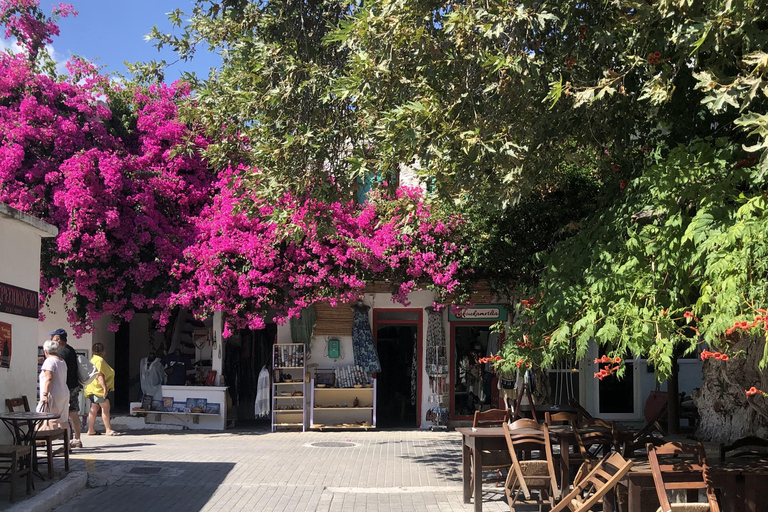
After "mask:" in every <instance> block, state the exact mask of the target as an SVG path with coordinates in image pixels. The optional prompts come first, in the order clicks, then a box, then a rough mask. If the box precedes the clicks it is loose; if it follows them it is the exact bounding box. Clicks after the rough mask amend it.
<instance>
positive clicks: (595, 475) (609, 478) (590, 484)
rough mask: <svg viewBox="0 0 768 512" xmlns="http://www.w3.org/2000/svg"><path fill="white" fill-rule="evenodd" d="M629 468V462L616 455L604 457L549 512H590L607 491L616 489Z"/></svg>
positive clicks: (630, 465) (630, 464) (630, 462)
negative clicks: (565, 511) (567, 511)
mask: <svg viewBox="0 0 768 512" xmlns="http://www.w3.org/2000/svg"><path fill="white" fill-rule="evenodd" d="M630 468H632V461H631V460H625V459H624V458H623V457H622V456H621V455H619V454H618V453H611V454H609V455H606V456H605V457H603V458H602V460H600V462H599V463H598V464H597V466H595V468H594V469H593V470H592V471H590V472H589V474H588V475H587V476H586V477H584V478H583V479H582V480H581V482H579V483H578V484H577V485H575V486H574V487H573V490H572V491H571V492H570V493H569V494H568V495H567V496H565V497H564V498H563V499H562V500H561V501H560V503H558V504H557V506H556V507H555V508H553V509H552V511H551V512H560V511H561V510H566V509H567V510H571V511H574V512H586V511H587V510H591V509H592V507H594V506H595V505H597V504H598V503H599V502H600V501H602V499H603V498H604V497H605V495H606V494H608V491H610V490H611V489H613V488H614V487H616V484H618V483H619V481H620V480H621V479H622V478H624V477H625V476H626V474H627V473H629V470H630Z"/></svg>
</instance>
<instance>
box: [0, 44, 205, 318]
mask: <svg viewBox="0 0 768 512" xmlns="http://www.w3.org/2000/svg"><path fill="white" fill-rule="evenodd" d="M79 69H80V70H81V71H82V72H83V73H85V72H88V71H89V70H90V71H94V70H93V69H89V68H87V67H85V66H83V65H82V64H79ZM91 78H94V75H91ZM102 78H103V77H102ZM86 83H90V84H92V85H93V84H96V83H99V84H102V85H104V84H105V83H106V82H105V81H104V80H99V79H95V78H94V80H91V81H86ZM93 92H96V91H94V90H92V89H90V88H88V87H86V86H84V85H83V84H82V83H81V84H79V85H78V84H73V83H71V82H58V81H55V80H53V79H51V78H49V77H46V76H43V75H39V74H35V72H34V71H33V70H32V67H31V65H30V64H29V62H28V60H27V58H26V57H25V56H23V55H17V56H11V55H7V54H2V55H0V201H2V202H4V203H7V204H9V205H11V206H13V207H14V208H17V209H19V210H22V211H24V212H27V213H30V214H32V215H36V216H38V217H40V218H43V219H45V220H46V221H48V222H51V223H52V224H54V225H56V226H57V227H58V228H59V236H58V237H57V238H56V240H55V246H52V247H51V246H45V247H44V256H43V257H44V258H45V261H44V262H43V263H44V270H45V271H44V276H43V277H44V279H43V281H42V293H43V296H44V297H45V296H47V295H48V294H50V293H52V292H53V291H55V290H56V289H57V288H62V289H63V290H64V291H65V293H66V294H67V296H68V298H70V299H73V300H74V302H75V304H76V305H77V307H76V308H75V309H73V310H72V311H70V312H69V322H70V324H71V325H72V326H73V328H74V329H75V331H76V332H83V331H85V330H87V329H88V326H89V325H90V322H91V321H92V320H94V319H96V318H98V317H99V316H100V315H102V314H111V315H115V316H116V317H117V318H124V319H128V318H130V317H131V316H132V315H133V312H134V311H135V310H137V309H147V308H156V307H159V308H165V307H167V299H168V298H169V297H170V294H169V291H170V290H172V289H173V285H172V283H169V282H168V275H169V274H170V270H171V267H172V266H173V265H174V264H175V262H177V261H178V260H179V259H180V258H181V257H182V253H183V250H184V248H185V247H187V246H188V245H190V244H191V243H192V241H193V240H194V238H195V233H196V232H195V229H196V228H195V224H194V222H192V219H194V218H195V217H196V216H197V215H198V214H199V212H200V211H201V209H202V207H203V206H204V205H206V204H208V203H209V202H210V190H211V185H210V181H211V178H210V176H211V173H210V171H209V170H208V168H207V166H206V164H205V162H204V161H203V160H202V159H201V158H200V157H199V156H195V155H192V156H189V155H184V154H178V155H176V154H174V149H175V148H177V147H179V146H180V145H181V144H183V143H185V140H186V138H187V136H188V135H190V131H189V129H188V128H187V127H186V126H185V125H183V124H182V123H180V122H179V121H178V115H177V109H176V101H177V100H178V99H179V98H180V97H182V96H184V95H185V94H187V91H186V90H184V89H183V88H182V89H179V88H177V87H166V86H155V87H152V88H150V89H148V90H146V91H141V92H138V93H135V94H130V95H129V100H130V101H131V102H132V107H131V109H130V110H126V111H125V112H122V113H121V115H122V116H123V117H127V118H128V119H131V120H133V122H134V124H135V126H132V127H130V130H129V131H128V132H126V133H123V134H121V133H119V131H120V130H119V129H118V125H119V121H120V119H119V118H118V117H116V116H114V115H113V112H112V111H111V110H110V109H109V108H108V106H107V105H106V104H105V103H104V102H101V101H96V100H95V99H94V94H93ZM116 94H117V93H116ZM122 94H125V95H128V94H129V93H128V92H125V91H124V92H122ZM195 142H196V143H197V145H198V147H199V148H203V147H204V146H205V141H204V140H203V139H197V140H196V141H195Z"/></svg>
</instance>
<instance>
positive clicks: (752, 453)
mask: <svg viewBox="0 0 768 512" xmlns="http://www.w3.org/2000/svg"><path fill="white" fill-rule="evenodd" d="M730 452H733V453H731V455H728V454H729V453H730ZM766 453H768V439H765V438H762V437H757V436H746V437H742V438H740V439H737V440H736V441H734V442H733V443H731V444H729V445H727V446H726V445H725V444H723V443H721V444H720V460H721V461H724V460H725V458H726V456H729V457H760V456H765V455H766Z"/></svg>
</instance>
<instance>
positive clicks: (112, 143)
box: [0, 0, 463, 334]
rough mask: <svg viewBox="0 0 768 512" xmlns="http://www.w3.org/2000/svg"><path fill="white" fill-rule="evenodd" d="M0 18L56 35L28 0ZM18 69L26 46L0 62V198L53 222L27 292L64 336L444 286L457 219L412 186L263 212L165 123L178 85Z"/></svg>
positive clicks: (251, 321)
mask: <svg viewBox="0 0 768 512" xmlns="http://www.w3.org/2000/svg"><path fill="white" fill-rule="evenodd" d="M54 13H55V14H56V15H57V16H66V15H67V14H71V13H73V11H72V10H71V8H70V7H68V6H65V5H63V4H62V5H60V6H59V8H57V9H56V10H55V11H54ZM0 21H4V22H5V24H6V27H7V30H10V31H11V32H9V33H10V34H13V35H16V36H17V37H19V40H20V41H21V40H23V41H32V42H33V43H29V44H38V43H39V42H40V41H42V42H46V41H48V40H49V39H50V36H51V35H55V34H58V27H56V26H55V23H53V21H52V20H51V19H47V18H44V17H43V16H42V14H41V11H40V10H39V5H38V3H37V0H0ZM41 23H42V25H41ZM34 41H37V42H38V43H34ZM34 65H35V53H34V52H33V51H31V50H30V52H28V54H27V55H16V56H11V55H8V54H0V202H4V203H7V204H9V205H11V206H13V207H14V208H17V209H19V210H21V211H24V212H26V213H30V214H32V215H35V216H38V217H40V218H42V219H44V220H46V221H48V222H50V223H52V224H54V225H55V226H57V227H58V229H59V235H58V236H57V237H56V239H55V240H54V241H53V243H48V244H45V245H44V248H43V265H42V266H43V276H42V279H41V290H42V292H41V293H42V296H43V297H42V298H43V302H44V301H45V299H46V297H47V296H50V294H52V293H54V292H55V291H57V290H59V289H61V290H63V291H64V293H65V296H66V298H67V299H68V300H69V301H71V303H72V304H74V308H73V309H72V310H71V311H69V312H68V320H69V323H70V325H71V326H72V327H73V329H74V331H75V333H76V334H80V333H82V332H85V331H87V330H89V329H90V327H91V325H92V323H93V321H95V320H96V319H98V318H99V317H100V316H101V315H104V314H107V315H112V316H113V317H114V318H115V320H116V321H120V320H126V321H129V320H130V319H131V318H132V317H133V315H134V313H135V312H136V311H151V312H153V313H154V315H155V319H157V320H158V321H159V323H160V324H161V325H165V324H166V323H167V322H168V320H169V318H170V316H171V311H172V309H173V308H175V307H179V306H183V307H188V308H190V309H191V310H192V311H194V312H195V313H196V314H198V315H199V316H202V315H207V314H210V313H212V312H213V311H222V312H224V313H225V317H226V318H227V329H228V330H229V329H231V328H232V327H243V326H249V327H251V328H260V327H262V326H263V325H264V322H265V321H268V320H275V321H277V322H284V321H286V320H287V319H288V318H290V317H291V316H295V315H298V314H299V312H300V311H301V309H302V308H304V307H306V306H307V305H309V304H312V303H313V302H316V301H318V300H323V299H328V300H330V301H331V302H332V303H337V302H339V301H347V300H353V299H357V298H359V296H360V294H361V293H362V290H363V289H364V287H365V284H366V282H369V281H371V280H388V281H390V282H391V283H393V285H397V286H398V289H397V293H396V294H395V298H394V300H398V301H400V302H404V303H405V302H407V300H408V294H409V293H410V292H411V291H413V290H415V289H417V288H420V287H427V288H433V289H436V290H437V291H438V292H439V295H440V294H442V295H445V294H449V293H452V292H453V291H454V290H455V289H456V287H457V286H458V284H459V278H460V276H461V274H462V270H461V269H460V265H459V261H460V259H461V255H462V252H463V248H462V247H461V246H460V243H459V230H457V229H456V227H457V226H459V225H460V220H459V219H457V218H453V217H450V216H446V215H444V214H442V213H441V212H440V211H437V210H434V209H433V208H432V207H430V206H429V205H428V204H427V203H426V202H425V201H424V200H423V197H422V195H421V191H420V190H419V189H399V190H398V191H397V193H396V195H395V196H394V197H388V196H386V195H383V194H382V193H374V194H372V195H371V196H370V199H369V201H368V202H367V203H366V204H365V205H362V206H361V205H358V204H356V203H354V202H349V203H341V202H338V201H336V202H331V203H327V202H323V201H319V200H317V199H315V198H313V196H312V194H311V193H310V191H308V192H307V193H306V195H305V197H294V196H292V195H288V194H286V195H284V196H283V197H281V198H280V199H279V200H278V201H277V202H275V203H268V202H267V201H265V200H264V199H263V198H262V197H260V196H259V195H258V194H257V193H256V192H255V191H254V190H253V189H251V188H248V187H246V186H245V185H243V183H242V182H241V180H240V176H250V175H252V174H254V173H256V174H258V171H257V170H254V169H251V168H246V167H237V168H235V169H227V170H225V171H222V172H220V173H217V172H215V171H214V170H212V169H211V168H210V167H209V165H208V163H207V161H206V160H205V159H204V158H203V157H202V156H201V154H202V152H203V151H204V150H205V148H206V147H207V145H208V141H207V140H206V139H204V138H203V137H202V136H201V135H200V134H199V132H198V131H196V130H195V127H194V126H188V125H187V124H185V123H184V122H182V121H181V120H180V117H179V113H178V105H179V101H180V100H182V99H184V98H187V97H188V96H189V94H190V91H189V87H188V86H187V85H185V84H179V83H177V84H173V85H172V86H170V87H168V86H164V85H155V86H151V87H149V88H145V89H130V90H128V89H124V90H123V89H116V88H115V87H113V86H111V85H110V83H109V81H108V80H107V79H106V77H103V76H100V75H99V74H98V70H97V69H96V67H95V66H93V65H92V64H91V63H89V62H85V61H83V60H73V61H72V62H70V63H69V65H68V69H69V72H70V78H69V80H67V81H58V80H55V79H52V78H50V77H48V76H45V75H40V74H37V73H36V71H35V67H34ZM97 98H107V101H103V100H98V99H97ZM329 181H330V182H331V183H333V181H332V180H331V179H330V178H329ZM286 220H287V221H286ZM270 312H271V314H272V315H271V316H272V318H267V315H268V314H269V313H270ZM111 327H112V328H115V329H116V328H117V324H116V323H115V324H113V325H112V326H111Z"/></svg>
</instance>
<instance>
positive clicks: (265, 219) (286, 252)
mask: <svg viewBox="0 0 768 512" xmlns="http://www.w3.org/2000/svg"><path fill="white" fill-rule="evenodd" d="M247 171H248V170H247V169H242V168H241V169H237V170H234V171H231V172H229V173H225V174H224V175H222V179H221V181H220V182H219V183H218V184H217V186H216V196H215V199H214V202H213V204H212V205H211V206H210V207H208V208H206V209H205V211H204V212H203V214H202V215H201V218H200V220H199V223H198V229H199V233H198V239H197V240H196V241H195V243H194V244H193V245H191V246H190V247H188V248H187V250H186V252H185V261H184V263H182V264H181V265H179V266H178V267H177V268H176V269H175V270H174V277H175V278H176V279H178V280H179V282H180V283H181V288H180V291H179V292H178V293H177V294H175V295H174V298H173V301H174V302H175V303H176V304H178V305H181V306H185V307H188V308H191V309H192V310H193V311H194V312H195V313H196V314H197V315H200V316H202V315H205V314H209V313H211V312H212V311H216V310H220V311H223V312H224V313H225V314H226V315H225V317H226V318H227V327H226V328H227V331H228V332H229V330H230V329H231V328H233V327H245V326H248V327H250V328H252V329H258V328H261V327H263V325H264V322H266V321H271V320H274V321H276V322H278V323H282V322H285V321H286V320H287V319H288V318H290V317H292V316H296V315H298V314H299V313H300V311H301V309H302V308H304V307H306V306H307V305H309V304H312V303H314V302H316V301H318V300H323V299H328V300H330V301H331V302H332V303H338V302H342V301H350V300H355V299H357V298H359V297H360V295H361V294H362V292H363V289H364V288H365V285H366V282H368V281H370V280H373V279H378V280H389V281H390V282H393V283H400V285H399V288H398V290H397V293H396V294H395V296H394V298H393V300H397V301H400V302H403V303H407V296H408V293H409V292H411V291H413V290H415V289H417V288H419V287H432V288H435V289H438V290H439V291H440V292H442V293H444V294H446V293H451V292H452V291H454V289H455V288H456V286H457V285H458V284H459V280H458V279H459V277H460V269H459V265H458V257H459V255H460V253H461V247H460V246H459V245H458V242H457V236H458V234H457V231H456V229H454V228H449V226H448V224H447V223H446V222H444V221H443V220H441V219H440V216H439V215H436V214H435V212H434V211H433V210H432V209H431V208H430V207H429V206H428V205H426V204H425V203H424V201H423V198H422V197H421V193H420V191H417V190H409V189H400V190H398V192H397V195H396V197H394V198H387V197H383V196H377V197H372V198H371V201H369V202H368V203H366V204H365V205H363V206H359V205H357V204H355V203H354V202H350V203H346V204H344V203H341V202H333V203H330V204H328V203H324V202H321V201H318V200H316V199H313V198H311V197H309V196H307V197H293V196H291V195H289V194H286V195H284V196H283V197H282V198H281V199H280V201H278V203H277V204H275V205H271V204H268V203H266V202H265V201H264V200H262V199H261V198H260V197H258V195H256V194H255V193H253V192H252V191H249V190H245V189H243V188H242V187H241V183H240V182H239V180H238V176H239V175H241V174H242V173H244V172H247ZM245 203H248V204H253V205H255V208H256V209H258V212H259V214H258V215H253V214H249V213H248V212H249V210H248V209H245V208H242V207H241V206H242V205H243V204H245ZM250 211H251V212H253V208H252V209H251V210H250ZM278 213H279V216H287V217H288V218H290V220H291V222H290V223H289V224H287V225H285V224H280V223H278V222H276V221H274V220H272V219H273V216H277V214H278ZM446 220H448V221H449V222H453V223H458V222H459V221H458V220H457V219H446ZM268 312H271V313H272V314H273V316H272V317H271V318H268V317H267V313H268Z"/></svg>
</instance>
